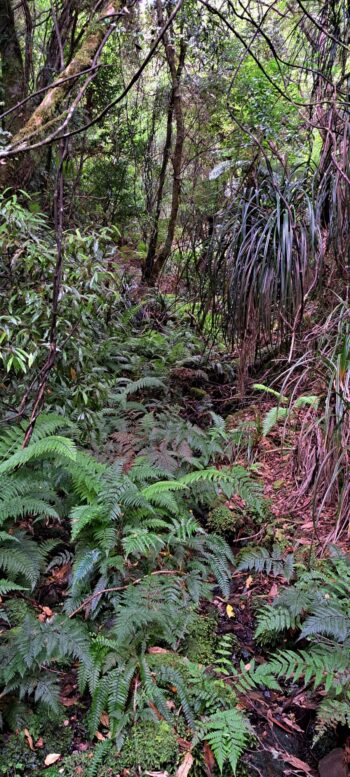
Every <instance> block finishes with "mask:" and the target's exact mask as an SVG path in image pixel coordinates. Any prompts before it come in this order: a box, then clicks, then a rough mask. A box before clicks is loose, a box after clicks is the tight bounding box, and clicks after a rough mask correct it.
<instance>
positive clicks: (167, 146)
mask: <svg viewBox="0 0 350 777" xmlns="http://www.w3.org/2000/svg"><path fill="white" fill-rule="evenodd" d="M173 113H174V90H173V89H172V90H171V94H170V98H169V105H168V114H167V128H166V135H165V143H164V148H163V159H162V166H161V170H160V174H159V181H158V190H157V199H156V208H155V213H154V217H153V224H152V231H151V236H150V240H149V245H148V251H147V256H146V262H145V265H144V270H143V278H144V280H145V281H146V283H150V282H151V281H152V279H153V271H154V260H155V255H156V251H157V244H158V231H159V219H160V213H161V209H162V201H163V191H164V184H165V176H166V171H167V167H168V162H169V158H170V152H171V140H172V134H173Z"/></svg>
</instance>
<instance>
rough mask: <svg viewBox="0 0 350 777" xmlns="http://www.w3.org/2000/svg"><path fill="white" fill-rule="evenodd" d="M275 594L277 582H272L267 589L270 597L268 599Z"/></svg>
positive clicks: (272, 597)
mask: <svg viewBox="0 0 350 777" xmlns="http://www.w3.org/2000/svg"><path fill="white" fill-rule="evenodd" d="M277 594H278V585H277V583H272V586H271V588H270V590H269V597H270V599H274V598H275V596H277Z"/></svg>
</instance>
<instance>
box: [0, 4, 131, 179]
mask: <svg viewBox="0 0 350 777" xmlns="http://www.w3.org/2000/svg"><path fill="white" fill-rule="evenodd" d="M0 2H2V0H0ZM115 6H118V8H119V7H120V0H117V1H116V3H115ZM114 13H115V8H113V9H112V7H111V4H110V2H108V0H107V3H105V4H104V6H103V8H102V11H101V13H100V15H99V18H98V20H97V21H96V22H95V23H94V24H93V25H92V27H90V28H89V29H88V30H87V32H86V35H85V37H84V39H83V42H82V44H81V46H80V48H79V50H78V51H77V53H76V54H75V56H74V57H73V59H72V60H71V62H70V63H69V65H67V67H66V68H65V69H64V70H62V71H61V73H60V75H59V79H60V80H62V85H61V86H58V87H56V88H53V89H49V90H48V91H47V92H46V94H45V96H44V98H43V100H42V101H41V103H40V105H38V107H37V108H35V110H34V111H33V113H32V114H31V116H30V117H29V119H28V120H27V121H26V122H25V123H24V126H22V127H21V128H20V129H19V130H18V131H17V133H16V134H15V135H14V137H13V138H12V141H11V148H12V149H13V148H15V149H17V148H18V150H21V151H23V150H25V148H26V146H27V145H28V146H29V145H31V143H34V142H35V143H37V142H38V141H40V140H41V139H43V136H44V134H45V131H46V130H47V129H49V128H50V129H52V125H53V123H55V121H57V120H58V119H57V117H58V116H59V108H60V105H61V103H62V101H63V100H64V99H65V97H67V95H68V94H69V92H70V90H71V89H72V84H75V83H76V82H75V80H74V79H73V80H69V81H66V79H67V78H71V77H72V76H79V74H80V73H81V72H83V71H84V70H87V69H88V68H89V67H90V66H91V64H92V62H93V59H94V56H95V55H96V53H97V51H98V49H99V47H100V46H101V44H102V42H103V39H104V37H105V34H106V17H107V16H111V15H113V14H114ZM15 104H16V103H15ZM5 156H6V155H5ZM12 159H13V157H12V158H11V159H10V160H9V161H7V163H6V164H2V166H1V168H0V184H1V185H2V186H4V185H5V186H6V185H7V186H8V185H12V186H14V187H16V185H17V186H19V185H20V186H21V187H22V188H23V186H24V185H26V183H27V181H28V179H29V178H30V175H31V173H32V171H33V164H31V162H30V160H28V157H27V159H26V160H25V163H24V165H23V175H22V174H19V171H18V163H17V165H16V169H14V165H13V163H12Z"/></svg>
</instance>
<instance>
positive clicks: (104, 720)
mask: <svg viewBox="0 0 350 777" xmlns="http://www.w3.org/2000/svg"><path fill="white" fill-rule="evenodd" d="M100 723H101V725H102V726H105V728H109V717H108V715H107V712H103V713H102V715H101V717H100Z"/></svg>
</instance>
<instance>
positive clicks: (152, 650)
mask: <svg viewBox="0 0 350 777" xmlns="http://www.w3.org/2000/svg"><path fill="white" fill-rule="evenodd" d="M171 652H172V651H171V650H166V649H165V648H162V647H157V646H154V647H150V648H148V653H171Z"/></svg>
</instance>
